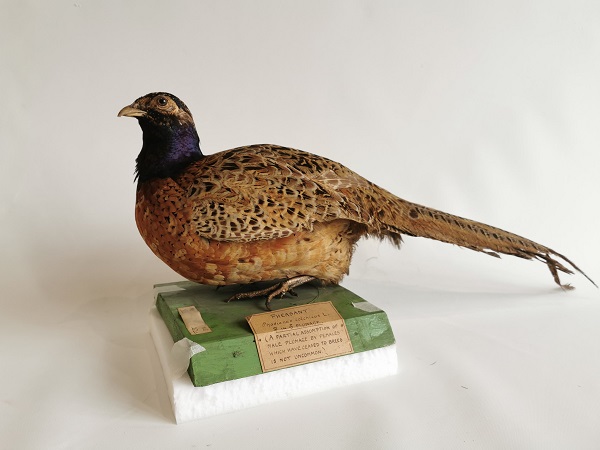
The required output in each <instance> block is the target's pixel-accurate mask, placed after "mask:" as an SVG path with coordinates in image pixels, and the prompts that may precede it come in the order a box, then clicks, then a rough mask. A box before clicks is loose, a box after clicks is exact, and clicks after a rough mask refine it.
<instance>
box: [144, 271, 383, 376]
mask: <svg viewBox="0 0 600 450" xmlns="http://www.w3.org/2000/svg"><path fill="white" fill-rule="evenodd" d="M258 287H260V286H258ZM243 288H244V287H242V286H228V287H224V288H221V289H216V288H214V287H211V286H204V285H200V284H197V283H192V282H189V281H181V282H176V283H167V284H157V285H156V286H155V289H156V292H157V293H158V294H157V298H156V307H157V309H158V312H159V313H160V315H161V317H162V318H163V320H164V322H165V324H166V326H167V328H168V329H169V332H170V333H171V336H172V337H173V341H175V342H177V341H179V340H180V339H183V338H188V339H190V340H191V341H193V342H195V343H198V344H200V345H201V346H202V347H203V348H204V349H205V350H204V351H201V352H199V353H196V354H195V355H194V356H192V358H191V360H190V365H189V367H188V373H189V375H190V378H191V380H192V383H193V384H194V385H195V386H207V385H210V384H214V383H219V382H222V381H228V380H235V379H238V378H244V377H248V376H252V375H258V374H261V373H262V369H261V365H260V361H259V358H258V351H257V349H256V344H255V342H254V335H253V334H252V331H251V330H250V326H249V325H248V322H247V321H246V316H249V315H252V314H257V313H261V312H265V308H264V299H250V300H238V301H233V302H230V303H226V302H225V300H226V299H227V298H229V297H230V296H231V295H233V294H235V293H237V292H240V290H241V289H243ZM246 288H247V287H246ZM253 288H254V289H255V288H256V286H253ZM295 292H296V293H297V294H298V296H297V297H286V298H283V299H274V300H273V301H272V303H271V307H272V308H273V310H276V309H280V308H285V307H289V306H298V305H303V304H307V303H311V302H324V301H330V302H332V303H333V305H334V306H335V308H336V309H337V310H338V312H339V313H340V315H341V316H342V317H343V318H344V321H345V323H346V327H347V329H348V333H349V335H350V340H351V341H352V346H353V347H354V352H355V353H358V352H363V351H367V350H373V349H376V348H380V347H386V346H388V345H392V344H393V343H394V342H395V341H394V335H393V333H392V329H391V326H390V323H389V321H388V318H387V315H386V314H385V312H383V311H381V310H380V309H378V308H376V307H374V306H373V305H372V304H370V303H368V302H366V301H365V300H364V299H362V298H360V297H359V296H357V295H356V294H354V293H353V292H351V291H349V290H347V289H345V288H343V287H341V286H327V287H316V286H312V285H303V286H300V287H298V288H296V289H295ZM183 306H195V307H196V308H197V309H198V310H199V311H200V312H201V313H202V318H203V319H204V321H205V322H206V324H207V325H208V326H209V327H210V328H211V329H212V332H211V333H206V334H198V335H195V336H192V335H191V334H190V333H189V332H188V331H187V329H186V327H185V325H184V323H183V321H182V319H181V317H180V316H179V313H178V311H177V308H180V307H183ZM340 358H343V356H340ZM282 370H285V369H282Z"/></svg>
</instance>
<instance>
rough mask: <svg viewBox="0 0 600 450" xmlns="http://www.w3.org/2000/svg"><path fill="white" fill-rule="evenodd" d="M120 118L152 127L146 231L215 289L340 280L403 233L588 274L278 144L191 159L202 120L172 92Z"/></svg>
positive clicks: (142, 169) (155, 247)
mask: <svg viewBox="0 0 600 450" xmlns="http://www.w3.org/2000/svg"><path fill="white" fill-rule="evenodd" d="M165 102H167V103H165ZM163 103H165V104H164V105H163ZM119 115H125V116H133V117H137V118H138V120H139V121H140V125H141V126H142V129H143V130H144V147H143V148H142V152H141V153H140V156H139V157H138V175H139V177H140V181H139V183H138V189H137V203H136V208H135V217H136V222H137V225H138V228H139V231H140V233H141V235H142V237H143V238H144V240H145V241H146V243H147V244H148V246H149V247H150V248H151V249H152V251H153V252H154V253H155V254H156V255H157V256H158V257H159V258H161V259H162V260H163V261H164V262H165V263H166V264H167V265H169V266H170V267H171V268H172V269H173V270H175V271H176V272H178V273H179V274H181V275H182V276H184V277H185V278H187V279H190V280H193V281H197V282H199V283H204V284H211V285H228V284H238V283H251V282H256V281H265V280H278V279H291V280H292V281H291V282H289V283H287V284H285V285H283V286H280V288H279V289H277V288H274V289H273V290H270V291H269V290H267V291H264V292H262V291H261V294H267V295H268V301H269V300H270V299H271V298H272V297H273V296H274V295H276V294H282V293H284V292H285V291H287V290H288V289H289V288H290V287H293V286H294V285H297V284H300V283H301V282H305V281H308V280H310V279H313V278H316V279H319V280H322V281H324V282H326V283H338V282H339V281H340V280H341V279H342V277H343V276H344V275H345V274H346V273H347V272H348V267H349V265H350V260H351V257H352V252H353V250H354V247H355V244H356V242H357V241H358V239H360V238H361V237H362V236H364V235H370V236H375V237H378V238H389V239H390V241H391V242H392V243H393V244H395V245H396V246H399V245H400V243H401V241H402V235H408V236H419V237H427V238H430V239H436V240H439V241H442V242H447V243H451V244H456V245H459V246H461V247H466V248H470V249H472V250H476V251H480V252H485V253H487V254H489V255H493V256H499V254H500V253H503V254H507V255H514V256H518V257H521V258H525V259H537V260H540V261H543V262H544V263H546V264H547V266H548V268H549V269H550V271H551V273H552V276H553V278H554V281H555V282H556V283H557V284H558V285H560V286H561V287H563V288H570V286H569V285H563V284H561V282H560V280H559V277H558V272H564V273H569V274H571V273H573V272H572V270H571V269H570V268H569V267H567V265H569V266H571V267H572V268H574V269H576V270H577V271H579V272H581V270H580V269H579V268H578V267H577V266H576V265H575V264H573V263H572V262H571V261H570V260H569V259H567V258H566V257H564V256H562V255H561V254H559V253H557V252H555V251H554V250H552V249H550V248H548V247H545V246H543V245H540V244H537V243H535V242H533V241H531V240H529V239H526V238H523V237H520V236H517V235H515V234H513V233H509V232H507V231H503V230H501V229H499V228H495V227H492V226H489V225H485V224H482V223H479V222H475V221H472V220H469V219H464V218H461V217H458V216H454V215H451V214H447V213H444V212H441V211H437V210H434V209H431V208H428V207H425V206H421V205H417V204H414V203H410V202H407V201H405V200H402V199H401V198H398V197H396V196H395V195H393V194H391V193H390V192H388V191H386V190H384V189H382V188H380V187H378V186H376V185H375V184H373V183H371V182H370V181H368V180H366V179H365V178H363V177H361V176H360V175H358V174H356V173H355V172H353V171H351V170H350V169H348V168H346V167H345V166H343V165H341V164H339V163H337V162H335V161H332V160H329V159H327V158H324V157H321V156H317V155H314V154H311V153H307V152H304V151H300V150H295V149H291V148H286V147H280V146H276V145H251V146H247V147H240V148H236V149H233V150H227V151H224V152H220V153H217V154H214V155H208V156H205V155H202V153H201V152H200V149H199V147H198V148H197V153H193V152H192V153H190V152H189V151H188V150H187V148H188V147H190V148H191V147H193V146H194V143H193V142H192V143H191V144H190V142H188V141H189V140H187V138H186V136H188V135H189V134H190V133H191V131H190V130H191V129H193V135H194V136H196V138H197V135H196V134H195V128H194V125H193V119H192V116H191V113H190V112H189V110H188V109H187V107H185V105H184V104H183V103H182V102H181V101H180V100H179V99H177V98H176V97H174V96H172V95H170V94H166V93H155V94H148V95H147V96H145V97H142V98H140V99H138V100H136V102H134V103H133V104H132V105H130V106H128V107H125V108H123V110H121V112H120V113H119ZM181 136H183V137H181ZM182 142H183V143H182ZM157 143H158V144H157ZM195 145H197V143H196V144H195ZM163 147H165V148H163ZM182 154H183V155H184V156H181V155H182ZM145 161H151V162H152V164H151V165H144V164H145ZM161 161H166V162H168V164H166V163H165V164H164V165H161V164H160V163H161ZM163 166H164V167H163ZM559 260H562V261H563V262H560V261H559ZM581 273H583V272H581ZM584 275H585V274H584ZM296 277H301V278H296ZM590 281H591V280H590ZM244 296H246V294H242V295H239V296H238V297H239V298H241V297H244ZM267 303H268V302H267Z"/></svg>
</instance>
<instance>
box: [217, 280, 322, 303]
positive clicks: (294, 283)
mask: <svg viewBox="0 0 600 450" xmlns="http://www.w3.org/2000/svg"><path fill="white" fill-rule="evenodd" d="M314 279H315V277H311V276H309V275H300V276H297V277H293V278H289V279H287V280H285V281H282V282H281V283H277V284H274V285H273V286H269V287H267V288H264V289H258V290H256V291H250V292H240V293H238V294H235V295H232V296H231V297H229V298H228V299H227V300H226V302H227V303H229V302H230V301H232V300H242V299H245V298H256V297H262V296H265V295H266V296H267V300H266V302H265V308H267V310H269V311H271V305H270V303H271V300H273V299H274V298H275V297H280V298H281V297H283V296H284V295H285V294H290V295H293V296H294V297H296V296H297V295H298V294H296V293H295V292H294V291H293V289H294V288H295V287H298V286H300V285H301V284H304V283H307V282H309V281H312V280H314Z"/></svg>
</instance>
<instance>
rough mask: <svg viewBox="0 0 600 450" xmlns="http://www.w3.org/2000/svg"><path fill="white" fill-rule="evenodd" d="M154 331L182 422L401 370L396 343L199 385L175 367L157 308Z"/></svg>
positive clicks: (152, 316)
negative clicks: (399, 368)
mask: <svg viewBox="0 0 600 450" xmlns="http://www.w3.org/2000/svg"><path fill="white" fill-rule="evenodd" d="M150 334H151V335H152V338H153V340H154V345H155V346H156V350H157V352H158V357H159V359H160V363H161V366H162V369H163V373H164V376H165V380H166V383H167V388H168V390H169V396H170V400H171V405H172V406H173V413H174V414H175V421H176V422H177V423H183V422H188V421H191V420H196V419H201V418H204V417H210V416H214V415H217V414H224V413H228V412H232V411H237V410H240V409H244V408H249V407H252V406H257V405H260V404H264V403H270V402H274V401H278V400H284V399H289V398H293V397H299V396H301V395H307V394H312V393H315V392H322V391H325V390H328V389H333V388H336V387H340V386H347V385H350V384H355V383H360V382H363V381H368V380H374V379H377V378H383V377H386V376H389V375H394V374H396V373H398V357H397V355H396V345H390V346H387V347H382V348H379V349H375V350H370V351H366V352H361V353H354V354H350V355H346V356H341V357H338V358H332V359H327V360H324V361H318V362H315V363H311V364H304V365H301V366H296V367H291V368H288V369H283V370H277V371H274V372H268V373H263V374H260V375H255V376H251V377H246V378H241V379H238V380H232V381H225V382H222V383H217V384H212V385H209V386H204V387H195V386H194V385H193V384H192V382H191V380H190V377H189V376H188V374H187V372H184V373H183V375H180V376H179V373H180V372H178V371H177V369H176V368H174V367H173V365H174V362H173V360H172V356H171V352H172V349H173V346H174V344H173V339H172V338H171V335H170V334H169V331H168V330H167V327H166V326H165V324H164V322H163V320H162V318H161V317H160V315H159V314H158V311H157V310H156V308H152V309H151V310H150ZM172 374H175V375H172Z"/></svg>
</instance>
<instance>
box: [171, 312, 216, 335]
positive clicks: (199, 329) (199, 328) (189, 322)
mask: <svg viewBox="0 0 600 450" xmlns="http://www.w3.org/2000/svg"><path fill="white" fill-rule="evenodd" d="M177 311H179V315H180V316H181V318H182V319H183V323H184V324H185V327H186V328H187V330H188V331H189V332H190V334H192V335H196V334H204V333H210V332H211V331H212V330H211V329H210V327H209V326H208V325H206V323H204V320H202V316H201V315H200V311H198V309H197V308H196V307H195V306H184V307H182V308H177Z"/></svg>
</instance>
